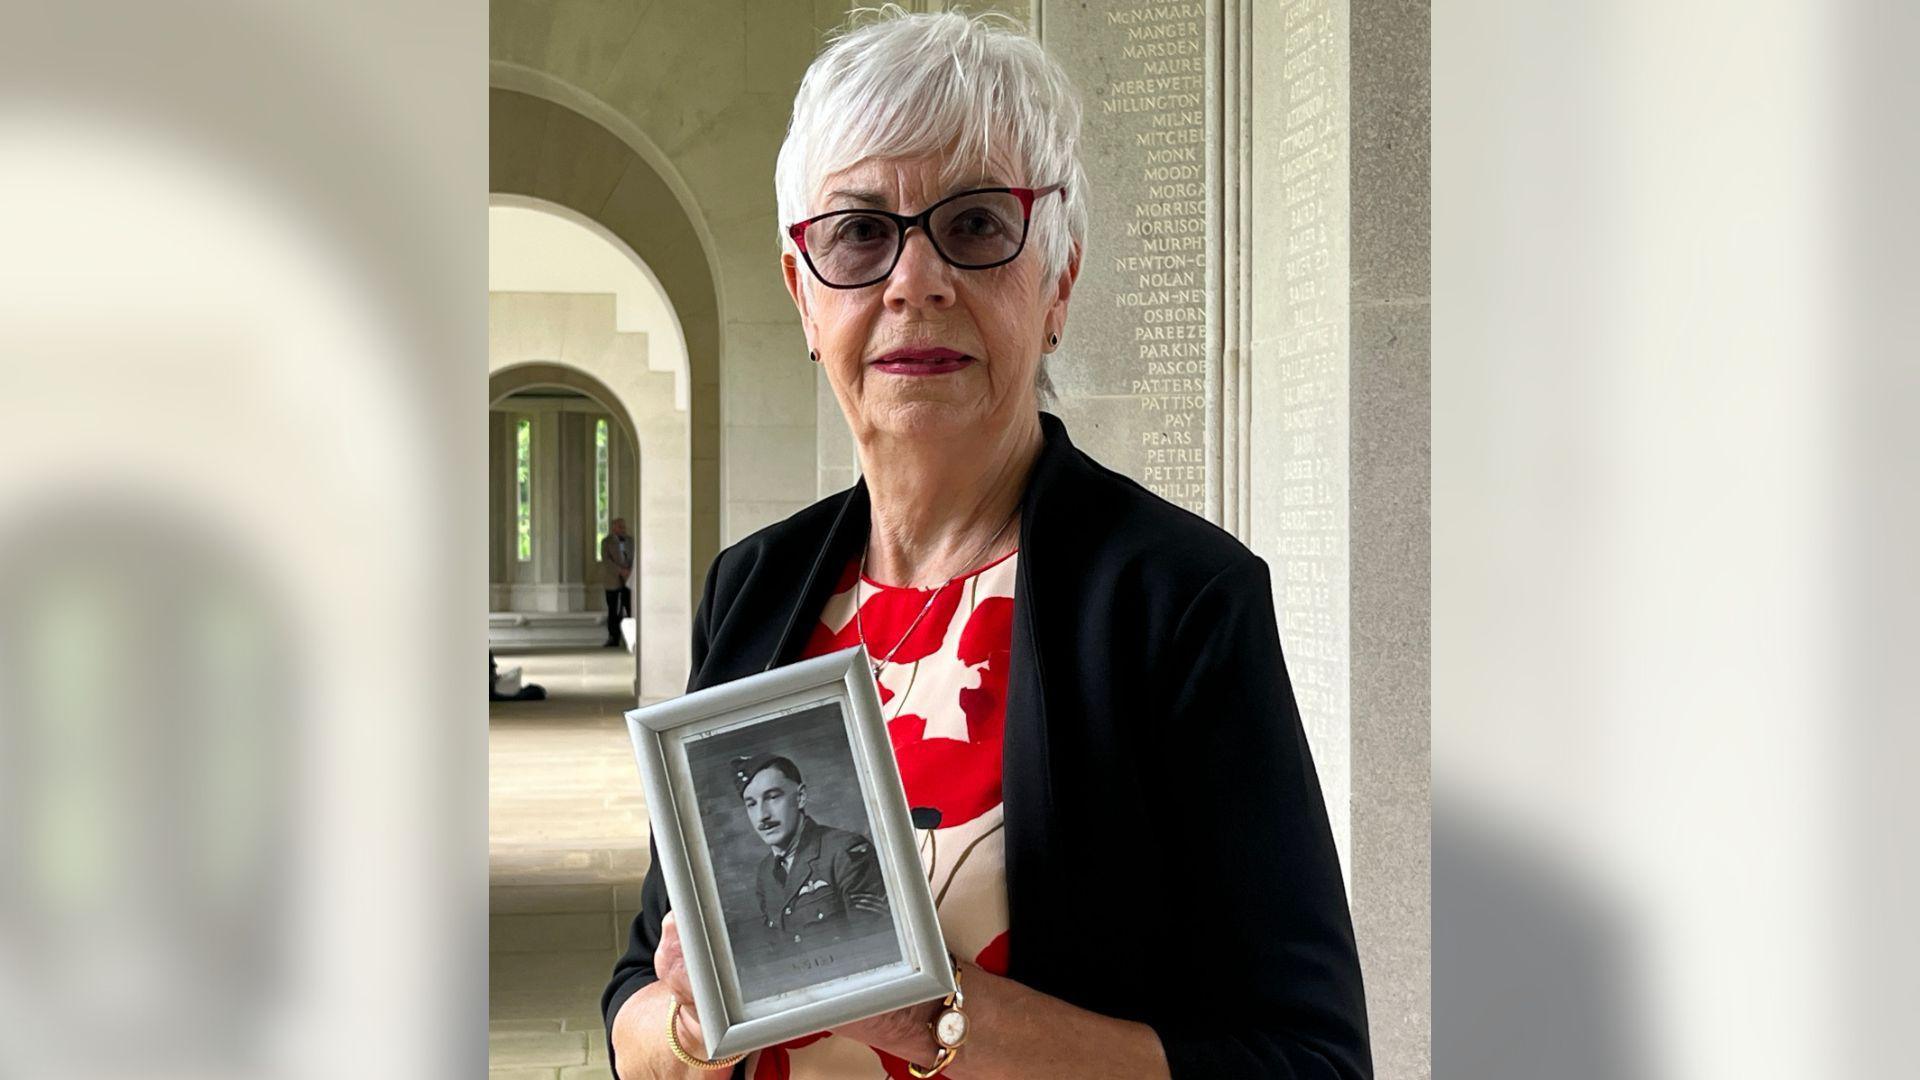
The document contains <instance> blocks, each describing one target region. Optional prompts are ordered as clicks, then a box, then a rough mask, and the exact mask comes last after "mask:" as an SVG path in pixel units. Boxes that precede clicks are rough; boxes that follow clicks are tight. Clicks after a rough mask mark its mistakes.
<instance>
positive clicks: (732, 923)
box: [686, 702, 900, 1003]
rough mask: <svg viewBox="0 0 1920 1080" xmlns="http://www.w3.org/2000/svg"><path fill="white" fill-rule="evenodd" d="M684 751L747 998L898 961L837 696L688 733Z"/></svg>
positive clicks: (764, 996)
mask: <svg viewBox="0 0 1920 1080" xmlns="http://www.w3.org/2000/svg"><path fill="white" fill-rule="evenodd" d="M686 751H687V764H688V767H689V770H690V771H691V773H692V774H693V783H694V792H695V797H696V798H697V799H698V800H699V807H700V818H701V825H702V831H703V832H704V833H705V834H706V840H707V852H708V855H709V857H710V858H711V859H712V863H713V868H714V878H715V883H716V885H717V887H718V891H719V894H720V906H721V911H722V914H723V917H724V924H725V926H726V930H727V937H728V939H729V942H730V944H731V954H732V957H733V964H734V969H735V971H736V973H737V977H738V980H739V986H740V993H741V996H742V998H744V999H745V1000H746V1001H747V1002H749V1003H751V1002H757V1001H762V1000H764V999H767V998H771V997H775V996H777V995H779V994H783V993H787V992H789V991H792V990H796V989H799V988H801V987H806V986H811V985H814V984H817V983H821V982H825V981H827V980H830V979H834V978H839V977H843V976H847V975H852V974H857V973H859V972H863V971H868V970H871V969H873V968H876V967H881V966H884V965H887V964H893V963H897V962H899V960H900V943H899V937H898V935H897V934H896V932H895V930H894V925H893V920H892V918H891V913H890V912H891V909H890V906H889V903H888V898H887V887H886V882H885V880H884V875H883V874H882V872H881V866H880V858H879V853H878V851H877V850H876V849H875V847H874V843H873V837H872V832H873V830H872V827H871V826H870V825H869V824H868V821H867V812H866V806H865V805H864V803H863V801H862V800H861V797H860V778H859V774H858V772H857V771H856V770H855V768H854V762H853V754H852V750H851V748H850V747H849V746H848V743H847V733H846V720H845V717H844V715H843V714H842V712H841V709H840V706H839V705H838V704H837V703H834V702H828V703H825V704H820V705H814V706H809V707H805V708H801V709H798V710H796V711H794V712H792V713H788V714H787V715H784V716H779V717H776V718H774V719H771V720H763V721H759V722H757V723H754V724H751V725H750V726H746V727H742V728H738V729H734V730H725V731H719V732H717V733H714V734H712V735H709V736H707V737H705V738H695V739H689V740H688V741H687V745H686Z"/></svg>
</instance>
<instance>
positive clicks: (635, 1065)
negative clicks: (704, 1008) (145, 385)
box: [613, 911, 713, 1080]
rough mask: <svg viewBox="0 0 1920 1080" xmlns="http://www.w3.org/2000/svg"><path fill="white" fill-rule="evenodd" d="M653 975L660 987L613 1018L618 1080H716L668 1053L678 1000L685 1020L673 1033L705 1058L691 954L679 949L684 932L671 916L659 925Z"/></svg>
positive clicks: (648, 990) (643, 992)
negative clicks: (681, 1079) (682, 1079)
mask: <svg viewBox="0 0 1920 1080" xmlns="http://www.w3.org/2000/svg"><path fill="white" fill-rule="evenodd" d="M653 972H654V975H655V976H656V977H657V978H658V980H659V981H658V982H655V983H653V984H652V985H650V986H647V987H645V988H643V989H641V990H640V991H639V992H638V993H636V994H634V995H633V996H632V997H630V998H628V999H627V1002H626V1004H624V1005H622V1006H620V1011H619V1013H617V1014H615V1016H614V1018H613V1059H614V1064H615V1066H616V1067H617V1069H618V1080H666V1078H669V1077H676V1078H677V1077H698V1076H712V1075H713V1074H712V1073H703V1072H701V1071H700V1070H698V1069H694V1068H692V1067H690V1066H687V1065H682V1064H681V1063H680V1062H679V1061H678V1060H676V1059H675V1058H674V1056H673V1051H671V1050H669V1049H667V1017H668V1016H669V1015H671V1014H672V1010H673V1003H674V1001H675V1000H678V1001H679V1002H680V1003H681V1005H680V1017H679V1019H678V1020H677V1021H676V1022H675V1023H674V1030H675V1031H677V1032H679V1034H680V1046H681V1048H682V1049H684V1050H686V1051H687V1052H688V1053H690V1054H693V1055H694V1056H696V1057H699V1056H702V1055H704V1054H705V1053H706V1040H705V1039H704V1038H703V1037H702V1035H701V1031H700V1017H699V1014H698V1013H696V1012H695V1011H694V1007H693V984H692V983H691V982H690V981H688V978H687V958H686V953H685V952H683V951H682V950H681V948H680V928H679V927H678V926H676V925H675V924H674V918H673V912H671V911H669V912H667V917H666V918H665V919H663V920H662V921H661V923H660V945H659V947H658V948H656V949H654V950H653Z"/></svg>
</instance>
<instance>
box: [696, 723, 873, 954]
mask: <svg viewBox="0 0 1920 1080" xmlns="http://www.w3.org/2000/svg"><path fill="white" fill-rule="evenodd" d="M733 764H734V778H735V780H736V782H737V783H738V784H739V787H740V800H741V802H742V803H743V804H744V805H745V807H746V811H747V823H748V824H749V825H751V826H753V829H754V832H755V833H756V834H758V835H759V837H760V839H762V840H764V841H766V842H767V846H768V847H770V848H772V849H773V850H772V851H771V852H769V853H768V855H767V857H766V858H765V859H763V860H761V862H760V873H759V892H760V917H761V919H762V921H763V922H765V924H766V927H767V936H768V938H769V940H770V941H771V942H773V943H777V944H779V945H781V946H784V947H788V948H791V947H793V946H800V947H802V948H810V947H813V946H816V945H826V944H832V943H833V942H836V941H844V940H846V939H848V938H853V937H858V936H860V935H863V934H866V933H869V932H871V931H874V930H878V929H883V928H886V927H888V926H890V925H891V924H890V922H889V918H888V911H887V892H886V886H885V885H884V884H883V883H882V882H881V879H880V863H879V860H878V859H877V858H876V857H875V855H874V850H873V842H872V841H871V840H868V839H867V838H866V837H864V836H861V835H860V834H858V833H851V832H848V831H846V830H845V829H836V828H834V827H833V826H831V825H822V824H820V823H819V822H817V821H815V820H813V818H812V817H810V816H808V814H807V812H806V810H807V786H806V784H805V783H803V782H802V781H801V779H800V768H799V766H797V765H795V764H794V763H793V762H792V761H791V760H789V759H787V758H784V757H780V756H778V755H775V754H761V755H759V756H757V757H752V758H740V759H738V760H736V761H735V762H734V763H733Z"/></svg>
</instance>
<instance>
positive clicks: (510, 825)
mask: <svg viewBox="0 0 1920 1080" xmlns="http://www.w3.org/2000/svg"><path fill="white" fill-rule="evenodd" d="M496 656H497V658H498V659H499V661H500V662H501V664H503V665H506V664H518V665H520V666H521V667H522V668H524V669H525V678H526V681H528V682H535V683H539V684H541V685H542V686H545V687H546V688H547V693H548V698H547V700H545V701H531V702H495V703H493V706H492V709H491V721H490V724H489V728H490V733H491V738H490V745H489V756H490V759H491V773H492V775H491V784H490V791H491V796H490V803H491V815H490V818H489V839H490V845H489V854H490V862H491V893H492V919H491V922H492V947H491V959H492V976H491V986H490V988H489V989H490V997H491V1008H490V1016H489V1020H490V1026H489V1030H488V1038H487V1044H488V1064H489V1068H490V1072H489V1077H490V1080H609V1078H610V1076H611V1074H610V1073H609V1072H608V1069H607V1051H606V1041H605V1036H604V1028H603V1026H602V1025H601V1021H600V1004H599V1002H600V991H601V989H602V988H604V987H605V985H606V979H607V974H608V972H609V971H610V970H611V969H612V966H613V961H614V958H615V957H616V956H618V955H619V952H620V949H621V947H622V946H623V945H624V944H625V939H626V932H627V924H628V922H629V920H631V919H632V918H633V912H634V909H635V908H637V907H638V906H639V903H640V878H641V876H642V875H643V874H644V873H645V872H646V864H647V811H646V805H645V803H644V802H643V801H642V799H641V795H640V777H639V773H638V772H637V771H636V770H635V767H634V762H633V748H632V745H631V744H630V743H629V742H628V741H627V730H626V721H625V720H624V719H623V718H622V717H621V713H622V712H623V711H624V710H626V709H629V708H631V707H632V692H633V691H632V686H633V657H632V656H631V655H630V654H629V653H627V652H626V651H624V650H615V649H568V650H538V651H534V650H530V651H526V652H501V651H497V650H496Z"/></svg>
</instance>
